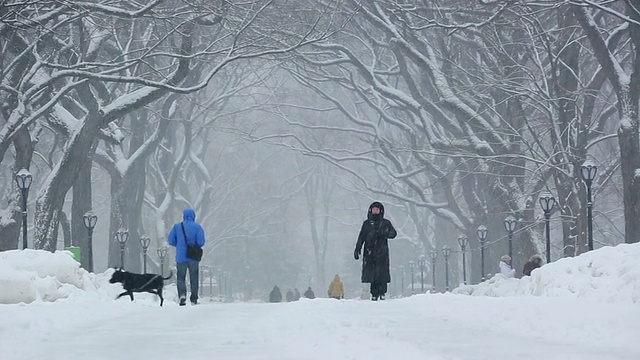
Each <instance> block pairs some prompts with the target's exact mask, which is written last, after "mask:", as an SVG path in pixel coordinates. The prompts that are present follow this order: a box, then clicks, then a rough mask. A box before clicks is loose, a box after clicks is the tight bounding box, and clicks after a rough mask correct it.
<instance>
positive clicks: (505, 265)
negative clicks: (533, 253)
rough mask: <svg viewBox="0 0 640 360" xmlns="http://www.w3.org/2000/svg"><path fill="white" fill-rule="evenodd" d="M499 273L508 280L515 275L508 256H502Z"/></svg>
mask: <svg viewBox="0 0 640 360" xmlns="http://www.w3.org/2000/svg"><path fill="white" fill-rule="evenodd" d="M498 265H499V266H500V273H501V274H502V275H504V276H506V277H508V278H512V277H514V276H515V274H516V269H513V268H512V267H511V257H510V256H509V255H502V257H501V258H500V263H499V264H498Z"/></svg>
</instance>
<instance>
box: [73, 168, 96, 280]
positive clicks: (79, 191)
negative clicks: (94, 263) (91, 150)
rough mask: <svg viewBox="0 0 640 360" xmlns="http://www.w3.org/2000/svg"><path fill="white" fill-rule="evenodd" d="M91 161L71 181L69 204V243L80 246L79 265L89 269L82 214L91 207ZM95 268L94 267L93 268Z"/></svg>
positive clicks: (87, 245)
mask: <svg viewBox="0 0 640 360" xmlns="http://www.w3.org/2000/svg"><path fill="white" fill-rule="evenodd" d="M92 163H93V162H92V161H88V162H87V165H86V166H84V167H83V168H81V169H80V172H79V173H78V178H77V179H76V181H75V182H74V183H73V202H72V204H71V244H72V245H73V246H78V247H80V251H81V253H82V261H81V266H82V268H84V269H87V270H88V269H89V256H91V254H89V234H88V230H87V228H86V227H85V226H84V220H83V216H84V214H85V213H86V212H87V211H89V210H91V209H92V206H91V199H92V197H91V196H92V195H91V166H92ZM94 270H95V269H94Z"/></svg>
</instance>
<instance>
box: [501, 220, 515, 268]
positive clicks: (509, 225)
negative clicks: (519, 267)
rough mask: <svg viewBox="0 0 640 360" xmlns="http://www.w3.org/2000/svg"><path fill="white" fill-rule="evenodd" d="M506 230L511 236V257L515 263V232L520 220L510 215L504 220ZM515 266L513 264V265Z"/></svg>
mask: <svg viewBox="0 0 640 360" xmlns="http://www.w3.org/2000/svg"><path fill="white" fill-rule="evenodd" d="M503 223H504V229H505V230H507V234H509V257H510V258H511V261H513V232H514V231H515V229H516V225H517V224H518V220H516V218H514V217H513V216H511V215H509V216H507V217H506V218H505V219H504V222H503ZM512 266H513V263H512Z"/></svg>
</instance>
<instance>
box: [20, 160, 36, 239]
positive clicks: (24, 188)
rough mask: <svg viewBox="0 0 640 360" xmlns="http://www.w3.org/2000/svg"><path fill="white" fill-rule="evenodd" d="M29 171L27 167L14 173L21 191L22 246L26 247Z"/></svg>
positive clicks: (30, 178)
mask: <svg viewBox="0 0 640 360" xmlns="http://www.w3.org/2000/svg"><path fill="white" fill-rule="evenodd" d="M32 180H33V178H32V177H31V173H30V172H29V170H27V169H22V170H20V171H18V173H17V174H16V183H17V184H18V188H20V192H21V193H22V248H23V249H26V248H27V194H28V193H29V187H30V186H31V181H32Z"/></svg>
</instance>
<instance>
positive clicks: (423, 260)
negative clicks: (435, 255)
mask: <svg viewBox="0 0 640 360" xmlns="http://www.w3.org/2000/svg"><path fill="white" fill-rule="evenodd" d="M418 265H420V293H422V294H424V268H425V266H427V259H426V258H425V256H424V255H420V258H419V259H418Z"/></svg>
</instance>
